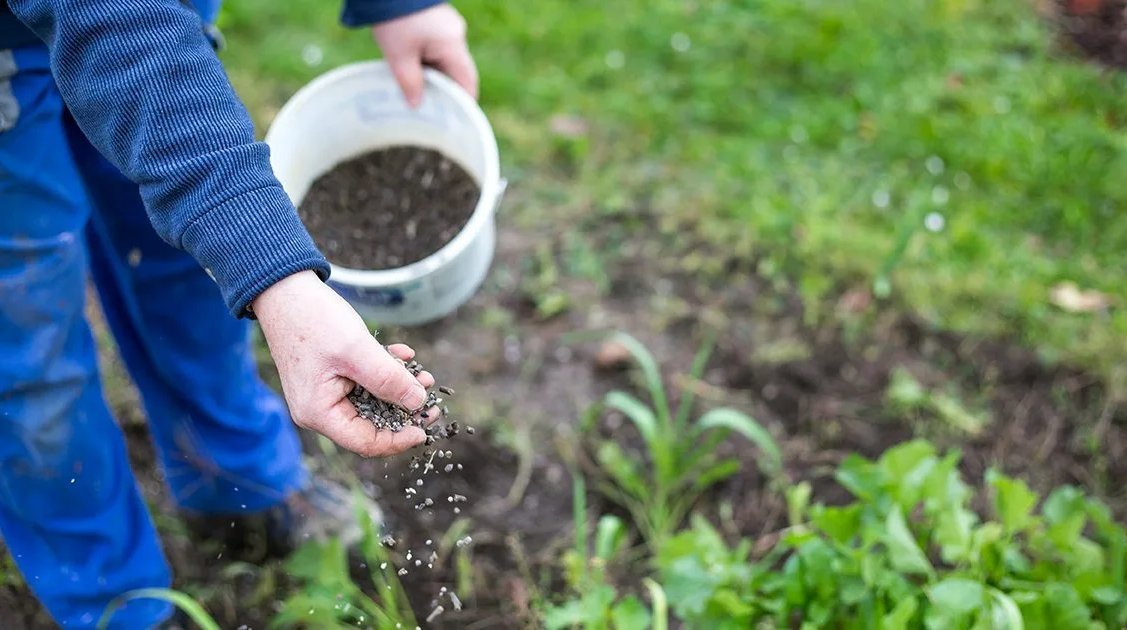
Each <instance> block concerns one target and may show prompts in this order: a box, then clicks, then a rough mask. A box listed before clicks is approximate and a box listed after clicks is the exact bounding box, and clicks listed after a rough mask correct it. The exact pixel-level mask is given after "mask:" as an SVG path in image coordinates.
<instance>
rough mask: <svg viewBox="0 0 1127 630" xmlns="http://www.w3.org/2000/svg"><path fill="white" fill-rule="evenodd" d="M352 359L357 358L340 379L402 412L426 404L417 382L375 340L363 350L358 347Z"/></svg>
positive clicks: (424, 391) (425, 395) (365, 345)
mask: <svg viewBox="0 0 1127 630" xmlns="http://www.w3.org/2000/svg"><path fill="white" fill-rule="evenodd" d="M397 345H400V344H397ZM373 346H374V347H373ZM400 351H402V349H400ZM353 356H354V357H356V358H355V359H354V360H353V361H351V362H350V364H349V365H348V366H347V367H348V368H349V370H348V373H344V374H342V376H345V377H348V378H350V379H352V380H353V381H356V382H357V383H359V384H360V386H361V387H363V388H364V389H366V390H368V391H369V392H371V393H372V395H374V396H375V397H376V398H379V399H380V400H386V401H388V402H393V403H395V404H397V405H399V406H400V407H403V408H404V409H418V408H419V407H421V406H422V405H423V403H424V402H426V397H427V394H426V390H425V389H424V387H423V384H422V383H420V382H419V379H417V378H415V376H414V375H412V374H411V373H410V372H409V371H407V368H406V367H404V366H403V364H402V363H400V362H399V361H396V360H395V359H393V358H392V357H391V355H390V354H388V352H386V351H385V350H384V348H383V346H381V345H380V344H379V343H378V342H377V341H376V340H375V339H372V343H371V346H369V345H368V344H364V347H362V348H357V349H356V352H354V353H353Z"/></svg>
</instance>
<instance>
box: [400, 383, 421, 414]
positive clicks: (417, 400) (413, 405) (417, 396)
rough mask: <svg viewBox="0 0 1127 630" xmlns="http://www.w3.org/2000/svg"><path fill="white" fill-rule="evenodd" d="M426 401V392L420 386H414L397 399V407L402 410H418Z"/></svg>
mask: <svg viewBox="0 0 1127 630" xmlns="http://www.w3.org/2000/svg"><path fill="white" fill-rule="evenodd" d="M426 399H427V392H426V390H425V389H423V386H422V385H415V386H413V387H411V389H410V390H409V391H408V392H407V393H406V394H403V398H400V399H399V406H400V407H403V408H404V409H418V408H419V407H422V406H423V402H424V401H426Z"/></svg>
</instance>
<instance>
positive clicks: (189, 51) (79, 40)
mask: <svg viewBox="0 0 1127 630" xmlns="http://www.w3.org/2000/svg"><path fill="white" fill-rule="evenodd" d="M440 1H441V0H345V5H344V9H343V12H342V14H341V21H342V22H343V23H344V24H345V25H346V26H362V25H367V24H373V23H376V22H381V21H385V20H389V19H393V18H396V17H399V16H402V15H406V14H409V13H413V12H415V11H418V10H421V9H423V8H426V7H429V6H432V5H436V4H439V3H440ZM7 2H8V6H9V7H10V10H11V14H6V12H5V11H2V10H0V50H2V49H5V48H12V47H16V46H19V45H24V44H28V43H33V42H32V41H28V37H27V33H28V32H31V33H34V35H35V36H36V40H35V41H42V42H45V43H46V44H47V47H48V49H49V51H50V55H51V72H52V74H53V75H54V77H55V82H56V83H57V84H58V87H59V92H60V94H61V95H62V97H63V100H64V101H65V102H66V104H67V107H68V108H69V110H70V112H71V114H72V115H73V116H74V119H75V120H76V121H77V123H78V125H79V127H80V128H81V129H82V131H83V132H84V133H85V134H86V136H87V137H89V138H90V141H91V142H92V143H93V144H94V146H96V147H97V148H98V150H99V151H101V152H102V154H103V155H105V156H106V157H107V158H108V159H109V160H110V161H111V162H113V164H114V165H116V166H117V167H118V168H119V169H121V171H122V172H123V173H124V174H125V175H126V176H128V177H129V178H130V179H131V180H133V181H134V182H136V183H137V184H138V185H139V187H140V191H141V196H142V198H143V199H144V201H145V208H146V210H147V211H148V213H149V219H150V220H151V221H152V223H153V226H154V227H155V228H156V230H157V232H158V233H159V234H160V235H161V237H162V238H163V239H164V240H166V241H167V242H169V243H171V244H172V245H174V246H176V247H179V248H181V249H183V250H185V251H187V252H188V253H189V254H191V255H192V256H194V257H195V258H196V260H197V261H199V263H200V265H202V266H203V267H204V268H205V269H206V270H207V271H208V273H209V274H211V276H212V278H214V279H215V282H216V283H217V284H218V285H219V288H220V291H221V292H222V293H223V297H224V299H225V300H226V303H227V306H228V308H230V310H231V312H232V313H233V314H235V315H236V316H240V317H241V316H245V315H247V311H246V307H247V305H248V304H249V303H250V302H251V301H252V300H253V299H254V298H255V297H257V296H258V294H259V293H261V292H262V291H263V290H264V289H265V288H266V287H268V286H270V285H272V284H273V283H275V282H277V281H278V280H280V279H282V278H284V277H286V276H288V275H290V274H293V273H296V272H298V271H303V270H314V271H316V272H317V273H318V274H319V275H320V276H321V277H322V278H327V277H328V273H329V265H328V263H327V262H326V260H325V258H324V256H322V255H321V253H320V252H319V251H318V250H317V248H316V247H315V246H314V244H313V241H312V239H311V238H310V237H309V234H308V232H306V230H305V227H304V226H303V225H302V223H301V221H300V219H299V218H298V216H297V211H296V209H295V208H294V206H293V204H292V203H291V202H290V199H289V197H288V196H287V195H286V193H285V192H284V191H283V190H282V187H281V184H279V183H278V180H277V179H276V178H275V177H274V174H273V171H272V170H271V168H270V160H269V152H268V149H267V147H266V145H265V144H264V143H261V142H257V141H256V140H255V137H254V127H253V125H252V123H251V120H250V117H249V115H248V114H247V112H246V109H245V108H244V107H243V105H242V103H241V102H240V101H239V99H238V97H237V96H236V95H235V93H234V91H233V90H232V88H231V85H230V83H228V81H227V76H226V74H224V71H223V68H222V66H221V65H220V63H219V60H218V59H217V58H216V56H215V53H214V51H213V50H212V49H211V44H210V42H209V40H208V39H207V37H206V36H205V35H204V33H203V29H202V28H201V16H202V17H203V18H204V20H210V19H212V18H214V16H215V13H216V11H217V9H218V2H219V0H191V2H192V4H193V5H194V7H195V8H196V9H197V11H198V12H199V14H198V15H197V14H196V13H194V12H192V11H189V10H186V9H185V7H184V6H183V5H182V4H181V2H180V0H7ZM0 9H3V5H2V4H0ZM5 15H7V17H8V18H11V17H12V15H14V16H15V17H16V18H18V20H19V22H20V24H19V25H16V26H19V28H14V27H13V24H12V23H11V22H8V23H7V25H6V26H5V22H4V17H5ZM8 211H18V209H15V208H0V212H8ZM169 306H170V307H173V308H174V307H175V305H169Z"/></svg>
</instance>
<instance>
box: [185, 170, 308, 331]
mask: <svg viewBox="0 0 1127 630" xmlns="http://www.w3.org/2000/svg"><path fill="white" fill-rule="evenodd" d="M181 244H182V246H183V248H184V250H185V251H187V252H189V253H190V254H192V255H193V256H195V258H196V260H198V261H200V264H202V265H203V266H204V268H205V269H206V270H207V272H208V274H210V275H211V277H212V279H214V280H215V282H216V284H218V285H219V289H220V291H221V292H222V294H223V299H224V301H225V302H226V303H227V308H228V309H230V310H231V314H232V315H234V316H235V317H247V316H251V314H250V313H249V312H248V311H247V306H248V305H249V304H250V303H251V302H252V301H253V300H254V299H255V298H256V297H258V295H259V294H260V293H262V292H263V291H264V290H265V289H266V288H267V287H269V286H271V285H272V284H274V283H275V282H277V281H279V280H281V279H282V278H285V277H286V276H290V275H293V274H295V273H297V272H299V271H306V270H312V271H315V272H317V275H318V276H320V277H321V279H322V280H325V279H327V278H328V277H329V263H328V261H326V260H325V257H324V256H322V255H321V252H319V251H318V250H317V247H316V246H315V245H314V244H313V239H312V238H310V236H309V232H307V231H306V230H305V226H304V225H302V223H301V219H299V218H298V216H297V211H296V210H295V209H294V207H293V203H292V202H291V201H290V198H289V197H288V196H287V195H286V193H285V191H284V190H282V188H281V186H270V187H267V188H260V189H257V190H252V191H250V192H247V193H244V194H242V195H240V196H238V197H235V198H234V199H230V200H228V201H226V202H225V203H223V204H221V205H219V206H217V207H215V208H212V209H211V210H210V211H209V212H208V213H207V214H204V215H203V216H201V217H200V218H198V219H197V220H196V221H195V222H193V223H192V224H191V225H190V226H189V227H188V229H187V230H185V231H184V234H183V237H182V239H181Z"/></svg>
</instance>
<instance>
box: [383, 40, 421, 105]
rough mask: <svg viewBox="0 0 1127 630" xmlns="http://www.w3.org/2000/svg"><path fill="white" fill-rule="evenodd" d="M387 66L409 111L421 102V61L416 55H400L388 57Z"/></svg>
mask: <svg viewBox="0 0 1127 630" xmlns="http://www.w3.org/2000/svg"><path fill="white" fill-rule="evenodd" d="M387 64H388V66H389V67H390V68H391V73H392V74H393V75H395V82H396V83H398V84H399V89H400V90H402V91H403V97H404V98H406V99H407V104H408V105H409V106H410V107H411V109H415V108H416V107H418V106H419V104H420V103H422V102H423V60H422V58H421V57H420V56H419V55H418V54H417V53H414V54H409V53H406V52H404V53H400V54H398V55H396V56H394V57H388V59H387Z"/></svg>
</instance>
